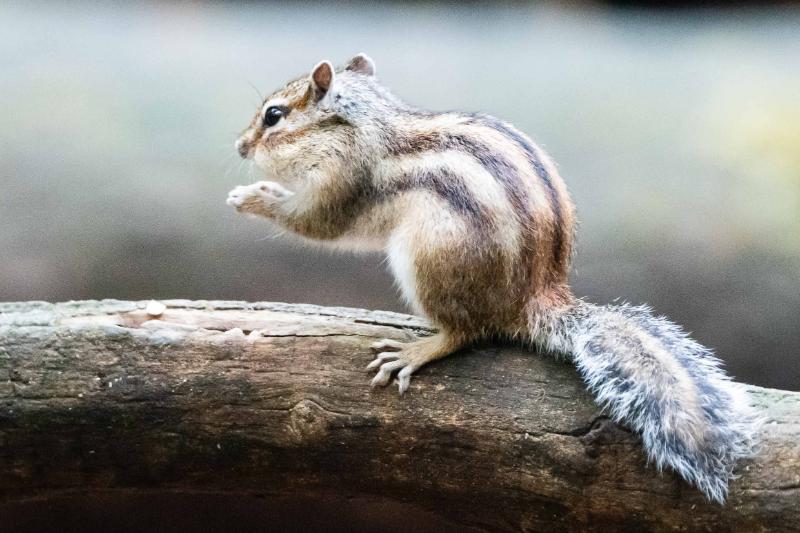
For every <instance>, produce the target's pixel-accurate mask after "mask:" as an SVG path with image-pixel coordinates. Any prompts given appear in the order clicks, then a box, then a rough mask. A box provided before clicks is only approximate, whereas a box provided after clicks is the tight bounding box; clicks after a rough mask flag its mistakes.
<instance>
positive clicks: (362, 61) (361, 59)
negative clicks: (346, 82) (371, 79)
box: [344, 53, 375, 76]
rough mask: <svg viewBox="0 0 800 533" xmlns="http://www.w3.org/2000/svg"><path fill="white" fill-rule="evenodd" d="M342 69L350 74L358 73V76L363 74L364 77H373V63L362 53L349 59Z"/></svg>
mask: <svg viewBox="0 0 800 533" xmlns="http://www.w3.org/2000/svg"><path fill="white" fill-rule="evenodd" d="M344 69H345V70H350V71H352V72H358V73H359V74H364V75H365V76H374V75H375V62H374V61H373V60H372V58H370V57H369V56H368V55H367V54H363V53H362V54H358V55H357V56H355V57H354V58H353V59H351V60H350V61H349V62H348V63H347V66H346V67H345V68H344Z"/></svg>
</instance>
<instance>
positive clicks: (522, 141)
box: [470, 114, 567, 265]
mask: <svg viewBox="0 0 800 533" xmlns="http://www.w3.org/2000/svg"><path fill="white" fill-rule="evenodd" d="M470 118H471V119H472V121H473V123H477V124H479V125H483V126H486V127H489V128H492V129H493V130H495V131H497V132H499V133H501V134H503V135H505V136H506V137H508V138H509V139H511V140H512V141H514V142H515V143H516V144H517V146H519V147H520V149H521V150H522V151H523V152H524V153H525V157H526V158H527V159H528V164H530V166H531V168H533V170H534V172H536V175H537V176H539V178H540V179H541V180H542V183H544V186H545V188H546V189H547V195H548V196H549V198H550V207H551V208H552V210H553V217H554V219H555V225H556V232H555V235H554V236H553V256H554V258H555V261H556V262H557V264H559V265H560V264H562V262H563V260H564V257H563V255H564V241H565V239H566V237H565V236H564V232H565V231H567V230H566V229H565V228H564V222H563V220H562V219H563V214H562V212H561V202H560V200H559V198H558V191H556V188H555V186H554V185H553V180H552V178H551V176H550V174H549V173H548V172H547V169H546V168H545V167H544V165H543V164H542V161H541V159H540V158H539V154H538V153H537V151H536V149H535V148H534V147H533V145H532V144H531V143H530V142H529V141H528V139H526V138H525V137H523V136H522V135H520V133H519V132H517V131H514V130H513V129H512V128H510V127H509V126H508V125H507V124H505V123H503V122H502V121H500V120H497V119H496V118H494V117H490V116H487V115H481V114H475V115H470Z"/></svg>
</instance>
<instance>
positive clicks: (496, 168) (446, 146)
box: [387, 132, 533, 224]
mask: <svg viewBox="0 0 800 533" xmlns="http://www.w3.org/2000/svg"><path fill="white" fill-rule="evenodd" d="M387 143H388V145H389V153H390V154H391V155H393V156H398V155H409V154H419V153H424V152H444V151H448V150H457V151H460V152H463V153H466V154H468V155H470V156H472V157H474V158H475V159H476V160H477V161H478V162H479V163H480V164H481V166H483V167H484V168H485V169H486V170H487V171H488V172H489V173H490V174H491V175H492V176H493V177H494V178H495V179H496V180H497V181H498V182H499V183H500V184H501V185H503V188H504V190H505V193H506V196H507V197H508V199H509V201H510V202H511V204H512V205H513V206H514V209H515V210H516V212H517V213H520V215H521V221H520V222H521V223H522V224H530V223H531V221H532V220H533V216H532V214H531V209H530V203H529V201H528V195H527V189H526V188H525V187H524V186H523V184H522V182H521V181H520V177H519V173H518V172H517V169H516V167H514V165H512V164H511V163H510V162H509V161H508V160H507V159H506V158H505V157H503V156H502V155H500V154H497V153H495V152H493V151H492V150H491V149H490V148H489V147H488V146H486V145H485V144H483V143H482V142H480V141H478V140H477V139H474V138H472V137H469V136H467V135H464V134H460V133H450V132H428V133H416V134H414V135H408V136H399V135H396V136H394V137H392V138H391V139H389V140H388V141H387ZM451 174H452V173H451ZM453 176H454V177H455V175H453ZM462 186H463V183H462ZM465 192H467V194H469V193H468V191H465Z"/></svg>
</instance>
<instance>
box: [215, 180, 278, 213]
mask: <svg viewBox="0 0 800 533" xmlns="http://www.w3.org/2000/svg"><path fill="white" fill-rule="evenodd" d="M289 195H291V192H290V191H289V190H287V189H286V188H285V187H283V185H281V184H279V183H275V182H273V181H257V182H255V183H251V184H250V185H239V186H238V187H236V188H234V189H233V190H232V191H231V192H229V193H228V199H227V201H226V203H227V204H228V205H229V206H231V207H234V208H236V210H237V211H239V212H240V213H253V214H259V215H267V214H269V212H270V211H271V208H272V206H274V205H275V203H277V202H279V201H281V200H283V199H284V198H286V197H288V196H289Z"/></svg>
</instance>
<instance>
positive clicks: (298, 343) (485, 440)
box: [0, 300, 800, 531]
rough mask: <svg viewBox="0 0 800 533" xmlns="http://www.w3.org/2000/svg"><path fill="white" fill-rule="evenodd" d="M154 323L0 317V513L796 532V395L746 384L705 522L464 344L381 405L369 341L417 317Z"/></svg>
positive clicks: (587, 407) (112, 316) (564, 372)
mask: <svg viewBox="0 0 800 533" xmlns="http://www.w3.org/2000/svg"><path fill="white" fill-rule="evenodd" d="M163 303H165V304H166V305H167V309H166V310H165V311H164V312H163V314H161V315H159V316H157V317H156V316H151V315H148V313H147V312H146V311H145V302H122V301H110V300H107V301H101V302H96V301H87V302H70V303H63V304H49V303H44V302H25V303H5V304H0V474H2V475H0V513H2V512H3V508H4V507H6V508H8V506H12V505H15V504H19V503H20V502H23V501H25V500H30V499H31V498H41V499H48V498H56V497H61V496H63V495H65V494H73V493H75V492H76V491H77V492H78V493H87V492H89V493H92V494H108V493H112V492H113V491H127V493H130V494H133V495H135V494H138V493H146V492H147V491H167V492H170V493H171V494H188V493H203V494H215V493H217V494H224V495H231V494H237V495H242V497H246V496H247V495H260V496H262V497H267V498H269V497H272V498H283V499H286V498H292V497H293V495H295V496H296V497H297V498H300V499H302V498H305V499H309V498H312V499H313V498H321V499H324V498H327V497H329V496H330V495H331V494H333V495H335V496H336V497H342V498H351V499H356V500H358V499H361V498H364V499H366V500H368V499H370V498H373V499H380V501H382V502H396V503H397V505H400V506H402V507H401V508H400V509H401V511H397V512H401V513H408V514H414V513H419V514H420V516H422V515H425V516H427V515H433V516H436V517H439V518H441V520H443V521H446V523H447V524H450V525H451V526H452V527H453V528H455V529H460V528H466V527H470V528H475V529H477V530H491V531H499V530H529V531H562V530H566V531H569V530H601V531H615V530H619V531H634V530H657V531H660V530H689V531H695V530H713V531H758V530H764V531H794V530H797V529H798V528H800V393H794V392H786V391H778V390H769V389H762V388H758V387H752V386H746V385H742V386H746V387H748V389H749V390H750V392H751V394H752V397H753V399H754V402H755V403H756V404H757V405H758V407H759V409H761V410H762V411H763V414H764V416H765V417H766V418H767V421H766V424H765V426H764V434H763V444H762V450H761V452H760V454H759V455H758V456H757V457H756V458H754V459H752V460H750V461H747V462H743V463H742V464H741V465H739V468H738V472H739V474H740V477H739V479H737V480H736V481H734V483H733V486H732V490H731V494H730V498H729V501H728V503H727V504H726V505H725V506H724V507H722V506H718V505H715V504H711V503H708V502H707V501H705V500H704V498H703V497H702V496H701V495H700V494H699V493H698V492H696V491H695V490H694V489H692V488H691V487H689V486H687V485H685V484H684V483H683V482H682V481H681V480H680V479H678V478H677V477H676V476H675V475H673V474H672V473H669V472H664V473H660V474H659V473H658V472H656V470H655V469H654V468H653V467H652V466H648V465H647V464H646V461H645V459H644V455H643V452H642V449H641V447H640V445H639V442H638V439H637V438H636V436H635V435H633V434H631V433H630V432H628V431H626V430H625V429H622V428H620V427H618V426H616V425H615V424H614V423H612V422H610V421H609V420H608V419H607V418H606V417H605V416H604V415H603V413H602V412H600V411H599V410H598V408H597V407H596V406H595V404H594V403H593V401H592V398H591V396H590V395H589V394H588V393H587V392H586V390H585V389H584V386H583V384H582V382H581V379H580V377H579V376H578V374H577V372H576V371H575V369H574V368H573V367H572V366H571V365H570V364H569V363H568V362H558V361H554V360H553V359H552V358H551V357H548V356H545V355H537V354H535V353H532V352H530V351H527V350H525V349H522V348H518V347H513V346H506V347H498V346H479V347H475V348H472V349H469V350H464V351H463V352H462V353H460V354H458V355H457V356H453V357H449V358H446V359H444V360H443V361H441V362H439V363H436V364H433V365H430V366H429V367H426V368H425V369H423V370H422V371H420V372H419V373H418V375H417V376H416V377H415V378H414V379H413V380H412V384H411V389H410V390H409V392H408V393H407V394H406V395H405V396H404V397H399V396H398V394H397V391H396V388H387V389H376V390H370V388H369V386H368V383H369V377H370V375H368V374H366V373H365V372H364V371H363V369H364V367H365V366H366V364H367V363H368V362H369V361H370V360H371V359H372V354H371V353H370V351H369V348H368V346H369V344H370V343H371V342H372V341H374V340H377V339H380V338H384V337H389V338H394V339H398V340H410V339H412V338H413V337H414V336H417V335H425V334H427V333H429V329H428V328H427V325H426V323H425V322H424V321H422V320H421V319H418V318H416V317H411V316H406V315H400V314H395V313H386V312H369V311H363V310H358V309H344V308H323V307H315V306H309V305H289V304H280V303H254V304H250V303H242V302H219V301H217V302H193V301H183V300H173V301H164V302H163ZM151 311H152V309H151ZM366 500H365V501H366ZM340 519H341V521H342V523H343V524H346V523H347V520H348V517H347V515H346V512H343V514H342V516H340ZM442 523H444V522H442Z"/></svg>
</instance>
